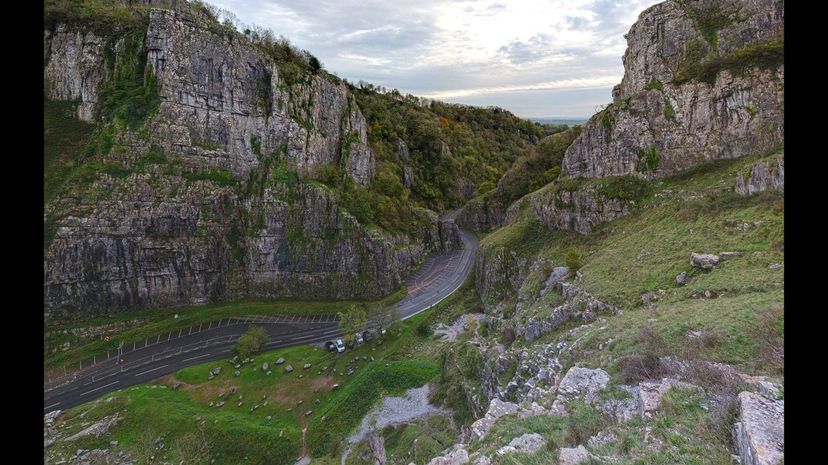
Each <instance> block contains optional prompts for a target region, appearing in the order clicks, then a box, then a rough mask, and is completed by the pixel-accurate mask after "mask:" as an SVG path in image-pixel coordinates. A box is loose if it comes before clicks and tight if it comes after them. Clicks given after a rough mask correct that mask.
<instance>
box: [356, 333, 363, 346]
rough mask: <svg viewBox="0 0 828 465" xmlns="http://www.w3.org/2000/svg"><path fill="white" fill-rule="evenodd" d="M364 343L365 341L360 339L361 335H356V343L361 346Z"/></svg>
mask: <svg viewBox="0 0 828 465" xmlns="http://www.w3.org/2000/svg"><path fill="white" fill-rule="evenodd" d="M364 342H365V339H364V338H363V337H362V333H356V343H357V344H362V343H364Z"/></svg>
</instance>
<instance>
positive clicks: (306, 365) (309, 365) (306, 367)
mask: <svg viewBox="0 0 828 465" xmlns="http://www.w3.org/2000/svg"><path fill="white" fill-rule="evenodd" d="M310 367H311V364H310V363H306V364H305V365H304V366H302V369H303V370H307V369H308V368H310Z"/></svg>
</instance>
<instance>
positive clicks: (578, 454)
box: [558, 445, 592, 465]
mask: <svg viewBox="0 0 828 465" xmlns="http://www.w3.org/2000/svg"><path fill="white" fill-rule="evenodd" d="M591 458H592V456H591V454H590V453H589V451H588V450H586V448H585V447H584V446H583V445H581V446H578V447H574V448H573V447H561V448H560V449H558V465H577V464H579V463H585V462H588V461H589V460H590V459H591Z"/></svg>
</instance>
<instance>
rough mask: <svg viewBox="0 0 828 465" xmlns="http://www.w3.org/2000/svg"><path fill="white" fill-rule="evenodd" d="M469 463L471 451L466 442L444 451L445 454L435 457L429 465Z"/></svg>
mask: <svg viewBox="0 0 828 465" xmlns="http://www.w3.org/2000/svg"><path fill="white" fill-rule="evenodd" d="M464 463H469V453H468V452H467V451H466V448H465V445H464V444H455V445H454V446H453V447H452V448H450V449H448V450H445V451H443V455H440V456H439V457H434V458H433V459H431V461H430V462H428V465H461V464H464Z"/></svg>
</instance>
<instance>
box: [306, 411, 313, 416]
mask: <svg viewBox="0 0 828 465" xmlns="http://www.w3.org/2000/svg"><path fill="white" fill-rule="evenodd" d="M311 414H313V410H308V411H307V412H305V416H306V417H309V416H311Z"/></svg>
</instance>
